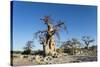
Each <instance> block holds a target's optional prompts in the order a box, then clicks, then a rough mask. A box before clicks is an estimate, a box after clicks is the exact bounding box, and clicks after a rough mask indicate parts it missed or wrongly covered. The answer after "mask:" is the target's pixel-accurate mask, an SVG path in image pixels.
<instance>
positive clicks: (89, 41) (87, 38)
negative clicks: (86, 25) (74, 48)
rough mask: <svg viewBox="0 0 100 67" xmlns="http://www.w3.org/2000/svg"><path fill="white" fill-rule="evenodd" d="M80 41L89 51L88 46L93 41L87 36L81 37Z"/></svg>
mask: <svg viewBox="0 0 100 67" xmlns="http://www.w3.org/2000/svg"><path fill="white" fill-rule="evenodd" d="M82 41H83V42H84V44H85V45H86V49H89V45H90V43H92V42H93V41H94V39H92V38H91V37H89V36H83V37H82Z"/></svg>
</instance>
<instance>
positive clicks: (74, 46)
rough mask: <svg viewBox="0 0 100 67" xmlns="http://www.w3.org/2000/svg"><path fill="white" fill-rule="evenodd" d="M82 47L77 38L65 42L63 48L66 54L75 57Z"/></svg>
mask: <svg viewBox="0 0 100 67" xmlns="http://www.w3.org/2000/svg"><path fill="white" fill-rule="evenodd" d="M80 45H81V43H80V41H78V40H77V39H76V38H72V39H71V40H68V41H66V42H64V43H63V45H62V47H63V48H64V52H67V53H69V54H72V55H74V54H76V53H77V51H78V50H79V49H80Z"/></svg>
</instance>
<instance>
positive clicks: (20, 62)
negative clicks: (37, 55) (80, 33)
mask: <svg viewBox="0 0 100 67" xmlns="http://www.w3.org/2000/svg"><path fill="white" fill-rule="evenodd" d="M93 61H97V57H96V56H63V57H60V58H54V59H53V60H52V61H51V63H52V64H62V63H79V62H93ZM27 65H38V64H37V63H35V60H33V61H32V62H31V61H29V60H28V59H27V58H24V59H19V58H15V59H13V66H27Z"/></svg>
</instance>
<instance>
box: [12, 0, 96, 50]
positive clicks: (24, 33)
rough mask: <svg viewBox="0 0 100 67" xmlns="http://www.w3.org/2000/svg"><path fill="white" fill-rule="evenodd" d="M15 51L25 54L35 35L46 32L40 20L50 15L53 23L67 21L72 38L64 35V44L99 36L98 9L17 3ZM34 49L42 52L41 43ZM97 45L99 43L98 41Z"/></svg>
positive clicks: (14, 7)
mask: <svg viewBox="0 0 100 67" xmlns="http://www.w3.org/2000/svg"><path fill="white" fill-rule="evenodd" d="M12 8H13V49H14V50H22V49H23V46H24V45H25V44H26V42H27V41H28V40H32V39H33V33H35V32H37V31H38V30H45V28H46V26H45V25H44V24H43V22H42V21H41V20H40V18H43V17H44V16H45V15H50V16H51V17H52V18H53V22H54V23H55V22H57V21H58V20H63V21H64V22H65V24H66V26H67V28H68V34H66V32H64V31H63V30H62V31H60V38H61V41H66V40H69V39H71V38H77V39H79V40H80V39H81V37H82V36H84V35H87V36H91V37H92V38H94V39H95V40H96V36H97V30H96V28H97V7H96V6H86V5H84V6H83V5H68V4H66V5H65V4H49V3H34V2H23V1H14V2H13V7H12ZM34 44H35V47H34V49H42V46H41V45H40V44H39V42H38V41H36V40H35V42H34ZM95 44H96V41H95Z"/></svg>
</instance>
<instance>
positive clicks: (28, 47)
mask: <svg viewBox="0 0 100 67" xmlns="http://www.w3.org/2000/svg"><path fill="white" fill-rule="evenodd" d="M32 43H33V41H28V42H27V43H26V45H25V47H24V51H23V53H22V54H27V55H29V54H31V52H32V48H33V45H32Z"/></svg>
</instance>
